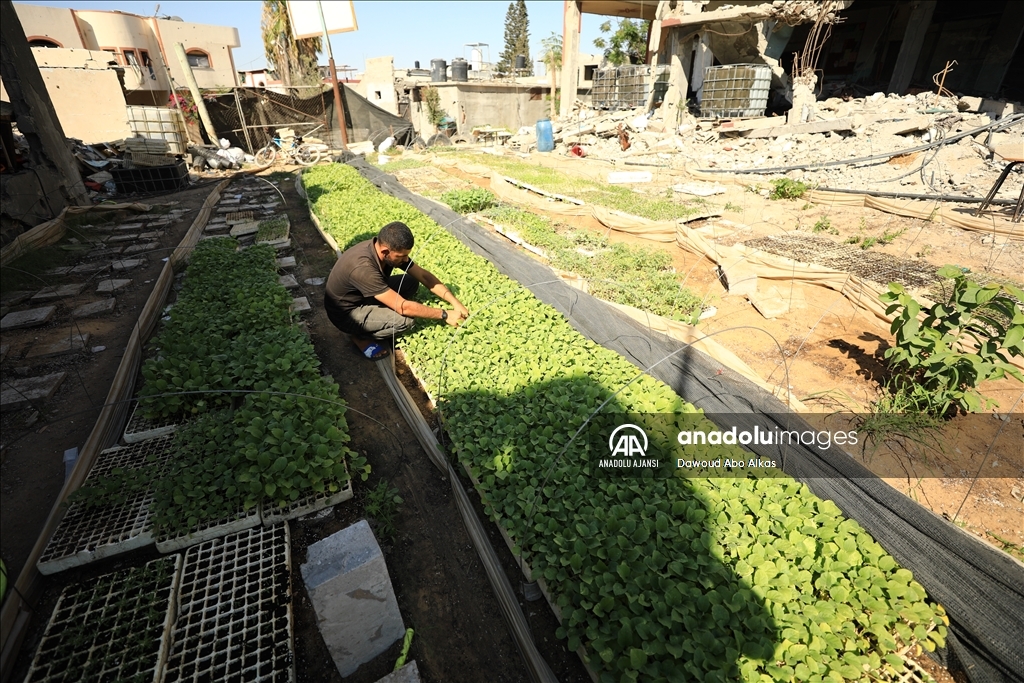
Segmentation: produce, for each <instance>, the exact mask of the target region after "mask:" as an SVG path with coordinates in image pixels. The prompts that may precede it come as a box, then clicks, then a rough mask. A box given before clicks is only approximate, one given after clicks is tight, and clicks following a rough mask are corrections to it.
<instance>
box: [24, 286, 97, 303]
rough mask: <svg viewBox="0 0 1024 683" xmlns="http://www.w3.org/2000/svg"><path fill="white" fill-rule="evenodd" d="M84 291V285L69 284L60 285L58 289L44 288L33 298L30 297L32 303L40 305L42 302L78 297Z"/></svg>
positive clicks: (55, 287)
mask: <svg viewBox="0 0 1024 683" xmlns="http://www.w3.org/2000/svg"><path fill="white" fill-rule="evenodd" d="M83 289H85V285H84V284H70V285H60V286H59V287H57V286H54V287H46V288H45V289H42V290H40V291H39V292H38V293H37V294H36V295H35V296H33V297H32V299H31V301H32V303H42V302H44V301H53V300H54V299H64V298H66V297H69V296H78V295H79V294H81V293H82V290H83Z"/></svg>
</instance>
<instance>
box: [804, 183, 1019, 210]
mask: <svg viewBox="0 0 1024 683" xmlns="http://www.w3.org/2000/svg"><path fill="white" fill-rule="evenodd" d="M814 189H815V190H816V191H819V192H838V193H840V194H865V195H868V196H869V197H883V198H886V199H933V200H936V201H940V202H959V203H961V204H980V203H982V202H983V201H985V199H984V198H983V197H965V196H963V195H958V194H911V193H907V192H885V191H882V190H853V189H849V188H839V187H816V188H814ZM990 203H991V204H1001V205H1005V206H1015V205H1016V204H1017V200H1016V199H993V200H992V201H991V202H990Z"/></svg>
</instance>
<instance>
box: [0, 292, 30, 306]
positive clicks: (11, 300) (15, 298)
mask: <svg viewBox="0 0 1024 683" xmlns="http://www.w3.org/2000/svg"><path fill="white" fill-rule="evenodd" d="M33 294H35V292H32V291H27V292H26V291H19V292H8V293H6V294H4V295H3V296H2V297H0V302H2V303H3V304H4V306H17V305H18V304H20V303H22V302H23V301H28V300H29V298H30V297H31V296H32V295H33Z"/></svg>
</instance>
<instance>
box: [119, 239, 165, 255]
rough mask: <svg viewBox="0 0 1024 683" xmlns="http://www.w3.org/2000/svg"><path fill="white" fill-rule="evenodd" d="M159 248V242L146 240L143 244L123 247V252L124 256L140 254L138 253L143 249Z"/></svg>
mask: <svg viewBox="0 0 1024 683" xmlns="http://www.w3.org/2000/svg"><path fill="white" fill-rule="evenodd" d="M159 248H160V243H159V242H146V243H145V244H133V245H132V246H130V247H125V250H124V254H125V255H126V256H127V255H128V254H140V253H142V252H144V251H153V250H154V249H159Z"/></svg>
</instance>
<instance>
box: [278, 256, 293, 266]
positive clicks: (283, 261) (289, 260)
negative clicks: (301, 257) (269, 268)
mask: <svg viewBox="0 0 1024 683" xmlns="http://www.w3.org/2000/svg"><path fill="white" fill-rule="evenodd" d="M294 266H295V257H294V256H285V257H284V258H279V259H277V267H278V268H292V267H294Z"/></svg>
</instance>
